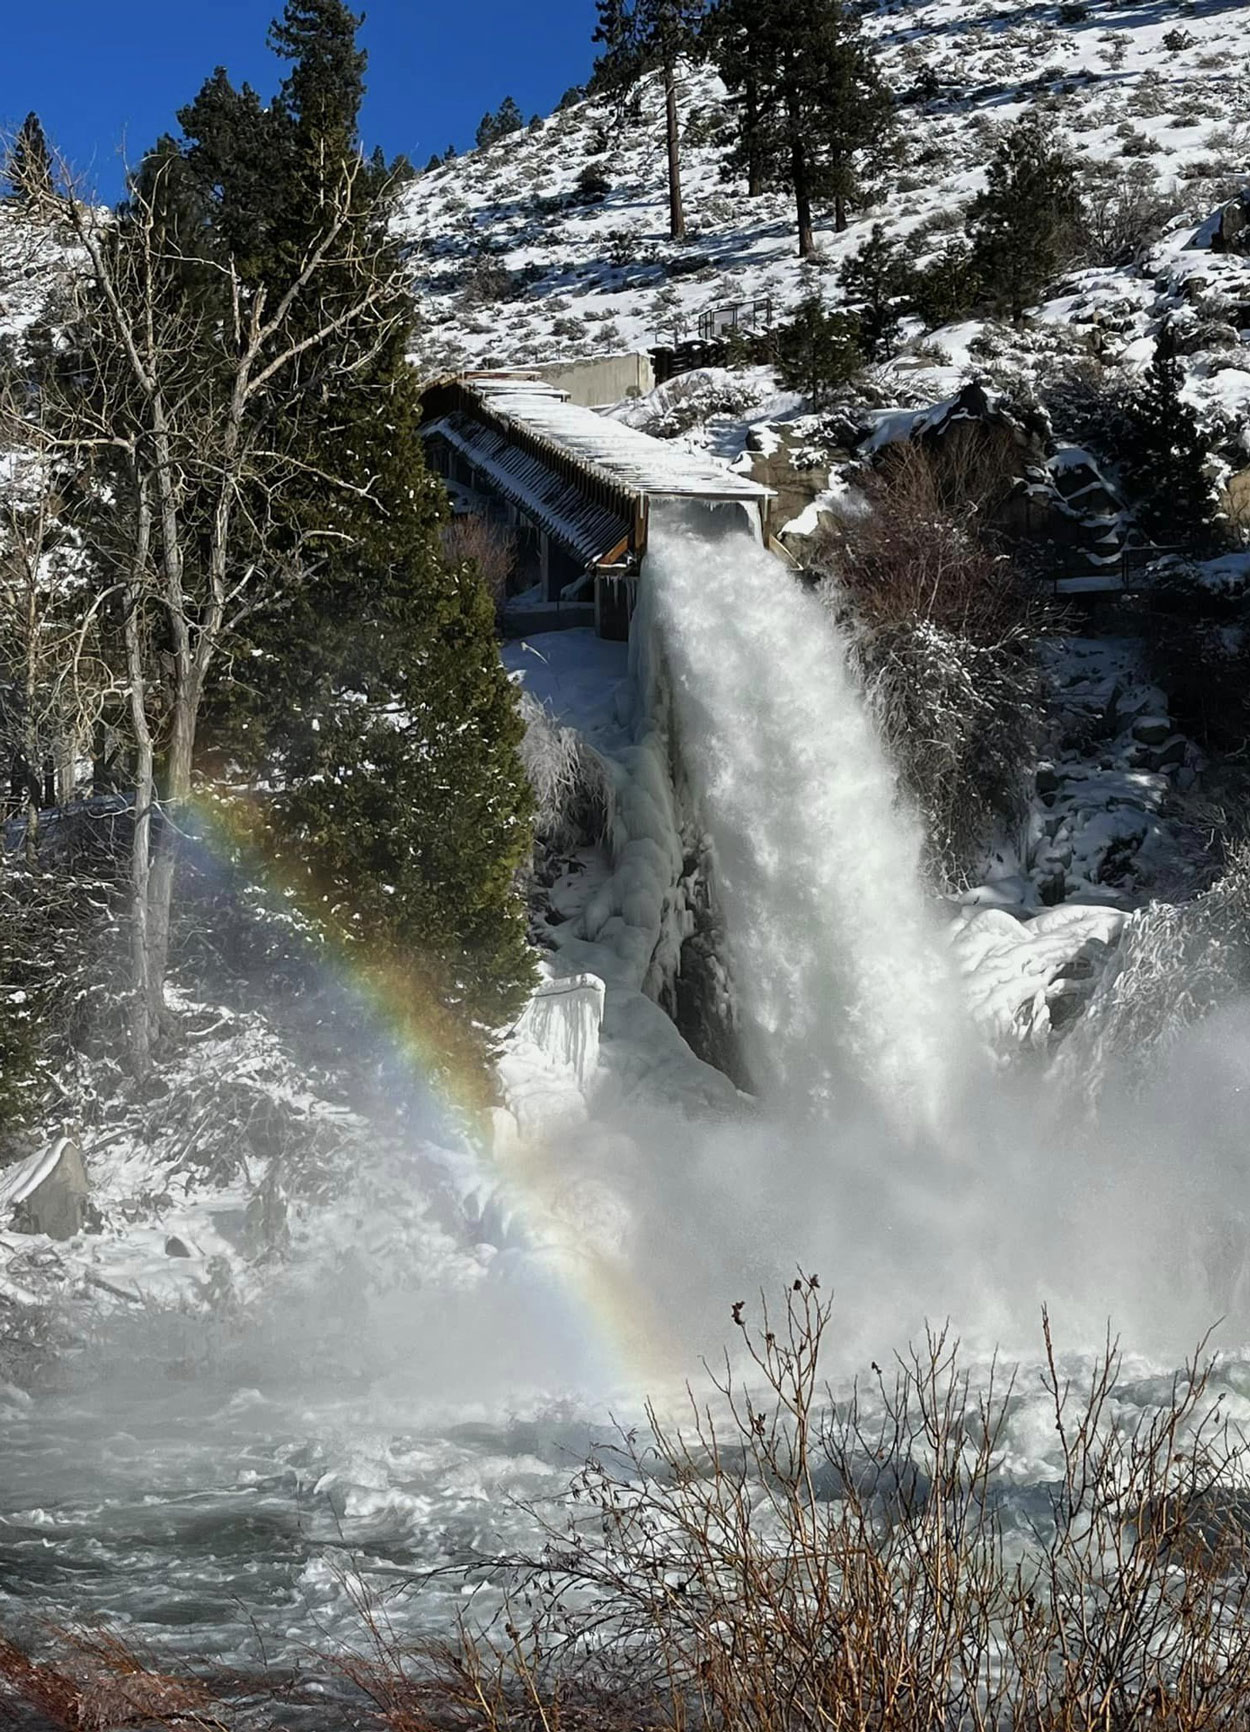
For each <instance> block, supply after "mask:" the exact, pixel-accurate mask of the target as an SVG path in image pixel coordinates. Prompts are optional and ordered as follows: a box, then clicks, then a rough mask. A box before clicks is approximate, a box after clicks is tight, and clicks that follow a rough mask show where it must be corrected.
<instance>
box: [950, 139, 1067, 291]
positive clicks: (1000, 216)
mask: <svg viewBox="0 0 1250 1732" xmlns="http://www.w3.org/2000/svg"><path fill="white" fill-rule="evenodd" d="M1080 212H1081V201H1080V194H1079V190H1078V187H1077V179H1076V169H1075V166H1074V164H1073V162H1072V159H1071V157H1070V155H1069V154H1068V151H1067V149H1066V147H1065V146H1064V144H1063V143H1062V142H1061V141H1060V140H1059V139H1058V138H1057V136H1056V134H1055V132H1054V131H1053V129H1052V128H1051V126H1050V125H1049V123H1048V122H1047V121H1046V119H1045V118H1044V116H1041V115H1038V114H1035V113H1029V114H1025V115H1022V116H1021V118H1020V119H1019V120H1017V121H1015V122H1014V124H1013V125H1012V126H1010V127H1009V128H1008V129H1007V131H1006V132H1005V134H1004V135H1003V137H1002V139H1001V140H1000V142H999V145H998V148H997V150H996V151H995V152H994V156H993V159H992V160H991V162H990V165H989V169H988V171H987V176H986V186H985V190H984V191H983V192H981V193H979V194H978V195H977V197H976V198H975V199H974V200H973V201H972V205H971V207H970V209H969V213H968V234H969V239H970V240H971V243H972V261H971V263H972V270H973V274H974V276H975V277H976V279H977V281H978V282H979V283H980V285H981V287H982V289H983V290H984V291H985V292H986V294H988V296H989V298H990V300H991V302H992V304H994V305H995V306H997V307H999V308H1001V309H1002V310H1003V311H1004V312H1007V313H1009V314H1010V316H1011V319H1012V322H1013V323H1014V324H1016V325H1020V324H1022V323H1023V322H1024V314H1025V311H1026V309H1027V308H1028V307H1030V306H1032V305H1033V303H1034V302H1035V301H1036V300H1037V299H1038V297H1039V296H1040V295H1041V294H1042V292H1043V291H1044V289H1045V288H1046V285H1047V284H1048V283H1049V282H1050V281H1051V280H1052V279H1053V278H1054V277H1055V275H1056V273H1057V272H1058V271H1060V270H1061V269H1062V267H1063V265H1064V264H1065V263H1066V262H1067V260H1068V259H1069V258H1070V257H1071V256H1072V251H1073V247H1074V243H1075V238H1076V234H1077V223H1078V220H1079V217H1080Z"/></svg>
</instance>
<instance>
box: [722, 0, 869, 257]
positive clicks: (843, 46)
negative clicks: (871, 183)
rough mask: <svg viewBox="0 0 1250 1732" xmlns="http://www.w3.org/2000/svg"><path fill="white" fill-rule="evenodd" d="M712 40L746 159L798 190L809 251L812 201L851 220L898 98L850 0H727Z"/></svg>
mask: <svg viewBox="0 0 1250 1732" xmlns="http://www.w3.org/2000/svg"><path fill="white" fill-rule="evenodd" d="M711 40H712V44H713V52H714V54H715V56H716V59H717V64H718V67H719V70H720V74H721V76H722V78H723V79H724V80H725V83H726V85H727V86H728V87H729V90H730V92H731V93H732V94H733V95H734V96H735V97H736V99H737V101H738V104H739V111H740V115H741V116H742V119H741V126H742V138H741V142H740V147H739V150H738V152H737V153H736V156H737V162H738V165H739V166H740V167H745V168H747V169H748V172H750V170H751V164H752V162H753V161H754V163H755V165H756V172H758V173H762V174H763V175H764V176H765V177H766V178H767V179H768V180H769V181H770V182H771V183H772V184H774V185H785V186H788V187H789V189H790V191H791V192H792V193H793V195H794V201H795V211H796V218H797V226H798V236H799V253H800V256H801V257H803V258H807V257H810V255H811V254H812V253H813V252H814V251H815V247H816V241H815V230H814V215H813V208H814V204H815V201H816V200H817V199H829V200H832V202H833V207H834V226H835V228H837V229H838V230H839V231H840V230H842V229H845V227H846V224H847V213H848V211H849V210H850V208H851V207H852V206H853V205H854V204H855V202H856V201H857V199H858V198H859V197H860V191H861V188H860V180H861V176H862V174H863V172H864V170H865V169H866V168H870V167H871V166H872V165H873V164H874V162H875V161H876V160H877V159H878V158H879V156H880V153H881V150H882V148H883V146H884V144H885V142H886V140H887V138H888V135H889V132H890V130H891V124H892V115H893V102H892V99H891V97H890V94H889V92H888V90H887V89H886V88H885V86H884V84H883V83H882V81H881V77H880V75H879V73H878V71H877V68H876V63H875V61H874V59H873V57H872V54H871V52H870V50H869V47H868V44H867V42H866V40H865V38H864V35H863V29H862V25H861V22H860V18H859V15H858V13H857V12H856V11H855V10H854V9H853V8H852V7H851V5H850V4H849V3H848V0H720V4H719V5H718V7H717V10H716V14H715V17H714V23H713V28H712V35H711Z"/></svg>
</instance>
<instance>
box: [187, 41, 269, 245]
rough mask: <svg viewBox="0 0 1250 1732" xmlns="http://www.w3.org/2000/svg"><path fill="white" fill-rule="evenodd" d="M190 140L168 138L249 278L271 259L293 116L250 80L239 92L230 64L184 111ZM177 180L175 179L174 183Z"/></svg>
mask: <svg viewBox="0 0 1250 1732" xmlns="http://www.w3.org/2000/svg"><path fill="white" fill-rule="evenodd" d="M178 124H179V126H180V127H181V128H182V133H183V139H184V143H183V144H182V145H181V146H177V145H174V143H173V141H172V140H170V141H169V143H170V145H171V146H172V147H173V149H174V150H175V151H178V152H179V153H180V154H181V155H182V156H183V158H184V159H185V165H184V166H185V173H180V174H179V176H178V178H179V180H180V181H181V182H182V183H183V185H184V187H185V188H186V189H187V192H188V195H189V192H190V188H191V187H192V186H193V187H194V188H195V189H196V194H195V196H198V198H199V199H200V200H201V202H202V203H203V205H204V208H205V211H206V212H207V208H208V205H209V204H210V203H211V205H212V207H213V226H214V232H215V234H216V237H217V239H218V242H219V245H220V248H221V250H222V251H223V252H225V253H228V254H229V255H230V256H232V257H233V258H235V259H236V260H237V261H238V263H239V264H240V266H241V268H242V269H243V270H244V271H245V272H246V273H247V274H248V275H249V276H255V275H257V274H259V273H261V272H262V271H263V270H264V269H265V267H266V265H267V264H270V263H272V257H271V251H272V248H273V247H274V246H275V245H276V244H277V241H276V234H275V216H276V213H278V212H280V211H281V209H282V208H283V206H284V205H285V202H286V198H285V192H284V190H283V189H284V188H285V187H286V186H287V184H288V182H289V180H290V176H291V165H292V155H293V150H294V139H293V137H292V127H291V123H290V117H289V115H288V114H287V113H286V111H285V110H284V109H283V108H282V107H280V106H279V105H278V104H276V103H275V104H272V105H270V106H269V107H266V106H265V104H264V103H263V102H262V101H261V99H260V97H259V96H258V95H257V94H256V92H255V91H254V90H253V89H252V87H251V86H250V85H248V84H245V85H243V87H242V89H241V90H236V89H235V88H234V86H233V85H232V84H231V82H230V79H229V77H228V75H227V73H226V69H225V67H224V66H219V67H218V68H217V69H216V71H215V72H214V73H213V75H212V77H211V78H208V79H206V80H205V81H204V83H203V85H202V86H201V87H200V91H199V94H198V95H197V96H196V98H195V100H194V101H193V102H189V103H187V104H186V106H185V107H183V108H180V109H179V110H178ZM171 184H172V182H171Z"/></svg>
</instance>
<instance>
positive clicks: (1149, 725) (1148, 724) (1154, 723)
mask: <svg viewBox="0 0 1250 1732" xmlns="http://www.w3.org/2000/svg"><path fill="white" fill-rule="evenodd" d="M1171 737H1172V724H1171V722H1170V721H1169V720H1168V719H1167V717H1166V716H1139V717H1138V718H1137V720H1136V721H1135V722H1134V723H1133V738H1134V739H1135V740H1140V741H1141V743H1142V745H1143V746H1161V745H1163V744H1164V742H1165V741H1167V740H1170V739H1171Z"/></svg>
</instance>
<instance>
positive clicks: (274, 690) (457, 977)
mask: <svg viewBox="0 0 1250 1732" xmlns="http://www.w3.org/2000/svg"><path fill="white" fill-rule="evenodd" d="M357 22H358V21H357V19H356V17H355V15H354V14H353V13H352V12H350V11H349V10H348V8H347V7H345V6H343V5H342V4H340V3H339V0H288V4H287V7H286V11H285V12H284V14H283V16H282V18H281V19H280V20H279V21H278V22H277V23H276V24H275V25H274V28H273V32H272V37H271V40H272V42H273V44H274V46H275V47H276V48H277V50H278V51H279V52H280V53H281V54H283V55H284V56H285V57H287V58H288V59H290V61H291V71H290V73H289V75H288V77H287V78H286V80H285V81H284V83H283V86H282V91H281V94H280V96H279V98H278V100H277V102H276V103H274V104H273V105H271V108H270V109H269V110H266V111H264V112H263V114H262V116H261V117H260V119H259V122H258V117H257V115H256V113H255V111H254V110H253V106H252V104H251V103H250V101H249V100H248V99H247V97H246V95H245V93H239V96H238V97H237V98H236V100H235V102H234V104H233V107H232V106H231V104H230V102H229V101H228V100H226V99H224V97H223V93H222V92H221V91H217V90H214V91H212V92H211V96H212V100H211V102H207V101H206V99H205V93H204V92H202V93H201V99H200V105H199V109H198V112H190V111H184V125H186V124H187V123H188V121H190V122H192V123H193V124H195V125H197V126H199V127H200V129H201V130H200V131H199V133H198V134H197V135H195V136H192V137H189V139H188V149H187V159H188V161H189V162H197V163H198V162H204V163H207V162H208V161H209V160H210V156H209V154H208V146H209V143H210V138H209V137H207V136H206V131H207V130H208V123H209V121H210V120H211V133H212V137H213V138H215V139H217V140H224V139H225V138H227V137H229V136H233V137H234V138H235V139H236V140H237V142H238V143H239V147H240V151H241V153H242V154H243V155H245V156H246V157H247V159H248V160H247V161H246V162H242V161H237V162H235V163H234V164H233V166H232V170H231V174H230V177H229V180H228V182H221V181H220V180H219V182H218V189H217V205H218V208H219V212H220V215H219V217H218V220H219V221H220V222H221V224H222V225H223V228H224V229H225V230H228V231H229V232H231V233H234V232H241V233H247V234H256V235H258V236H260V237H261V238H262V240H263V245H262V246H261V247H260V250H259V253H258V255H257V256H258V259H259V264H258V270H257V282H256V285H255V286H256V287H257V288H260V287H264V289H265V290H266V292H267V293H268V294H269V296H270V297H271V298H272V297H274V296H277V295H280V294H281V293H282V292H283V289H284V287H285V285H286V282H287V281H288V280H289V279H290V275H291V273H292V271H293V270H294V269H295V268H296V264H297V261H298V260H299V259H300V258H301V257H302V256H303V253H304V251H305V249H306V248H307V246H308V245H309V243H310V242H311V240H312V239H313V238H314V237H315V236H316V235H317V234H318V232H319V230H320V227H321V222H322V208H323V204H324V201H325V198H326V192H327V188H328V187H329V188H335V187H338V188H342V187H345V186H349V185H350V186H351V187H352V188H353V191H352V197H353V200H354V201H355V208H356V217H355V226H354V229H353V234H352V240H353V244H354V245H356V246H357V247H359V244H360V243H361V241H364V242H365V243H366V244H365V247H364V251H365V253H366V254H367V255H368V256H370V257H372V258H373V259H374V260H375V263H376V275H377V280H378V282H379V283H382V282H385V281H386V280H387V279H388V275H389V273H390V271H391V269H392V267H393V266H394V265H395V263H396V245H397V243H396V242H395V240H394V239H393V237H392V235H391V232H390V216H391V202H392V197H393V192H394V184H393V181H392V179H391V177H390V176H389V174H387V173H385V172H384V167H383V165H381V164H379V163H378V162H377V161H376V159H375V160H374V161H373V162H372V163H371V164H368V165H362V164H361V162H360V158H359V142H358V115H359V106H360V101H361V97H362V94H363V88H364V85H363V74H364V66H365V61H364V56H363V53H362V52H361V51H360V50H359V49H358V47H357V45H356V36H355V33H356V28H357ZM275 144H276V146H277V152H276V157H274V158H273V159H271V160H274V161H276V164H277V171H276V172H274V173H273V175H272V178H271V182H270V192H269V195H268V198H267V199H265V198H262V199H261V200H260V202H259V204H257V203H256V202H255V200H254V193H255V191H256V189H257V187H258V186H259V185H262V184H263V180H262V178H261V177H263V172H264V166H265V161H266V160H267V158H266V155H265V153H266V152H268V151H269V150H270V149H271V147H272V146H273V145H275ZM197 151H198V152H200V153H202V154H200V155H197ZM235 200H238V201H239V202H238V204H237V206H236V204H235ZM344 269H345V270H346V266H345V267H344ZM359 287H360V284H359V282H358V281H356V280H353V281H352V282H351V283H348V282H346V281H345V282H344V294H345V295H346V294H347V293H348V292H349V290H351V291H356V292H358V290H359ZM412 325H413V307H412V303H411V299H410V297H409V296H408V295H407V294H404V295H402V296H400V295H388V296H387V297H386V298H384V299H382V300H381V301H379V302H378V303H377V304H376V305H375V306H374V307H373V309H372V313H371V318H370V324H369V328H368V329H363V328H347V329H344V330H343V331H342V332H341V333H339V334H338V336H337V337H336V338H335V339H334V340H335V341H336V342H338V343H341V344H342V345H343V346H344V348H345V349H346V350H348V351H349V352H350V353H351V354H352V355H353V356H354V358H355V362H356V364H355V365H354V369H353V372H352V379H353V388H352V390H351V391H350V392H349V393H346V394H344V393H342V392H339V393H337V394H335V395H333V396H331V395H329V394H327V393H326V392H325V391H324V390H323V386H322V377H323V368H322V367H320V366H319V365H316V364H312V363H310V364H309V365H308V366H306V367H305V366H302V365H299V364H297V365H296V366H295V368H294V369H293V370H292V375H291V384H290V391H291V397H292V404H293V407H294V405H295V403H296V402H298V406H299V410H300V413H299V415H298V417H295V416H292V420H291V427H292V428H295V427H298V432H297V433H293V432H291V431H289V430H288V428H287V426H286V425H285V424H283V423H281V422H280V423H279V424H278V425H276V426H275V428H274V445H275V451H276V452H279V453H280V454H281V459H282V461H283V463H284V464H286V465H288V466H294V467H295V468H296V470H297V472H298V473H299V474H300V475H302V477H303V480H302V482H301V483H300V484H299V485H298V486H296V487H294V488H291V487H287V488H286V489H284V501H283V505H282V513H283V517H282V524H283V526H284V530H285V536H286V542H287V545H288V547H289V550H290V572H289V581H288V582H287V584H286V585H285V587H284V588H283V589H281V590H280V591H279V592H277V593H275V594H274V595H273V596H272V597H271V600H270V604H269V605H268V606H267V607H266V608H265V609H263V610H262V611H259V612H258V613H257V614H256V616H255V617H254V619H253V620H252V622H251V624H250V628H249V636H250V642H251V654H250V655H247V656H240V657H237V658H236V662H235V669H234V679H233V681H232V683H231V685H230V687H229V688H228V689H223V691H222V692H221V694H220V698H221V705H220V709H219V727H220V728H221V730H222V732H221V741H222V746H223V749H227V748H228V751H229V754H230V756H231V757H232V759H233V760H234V761H235V762H236V763H237V764H240V765H242V766H243V767H244V768H245V769H247V770H248V771H249V772H250V774H251V775H253V776H257V775H262V774H263V775H265V776H267V777H268V778H270V779H271V780H272V781H274V782H276V783H277V784H278V786H279V787H280V790H281V791H280V792H279V793H277V794H275V795H274V796H272V797H271V798H270V799H269V801H268V802H267V804H266V806H265V813H264V821H265V826H266V828H267V831H268V847H269V850H270V852H271V853H272V854H274V855H275V856H277V857H278V858H279V859H281V860H282V862H283V863H284V865H285V868H286V870H287V872H288V873H289V875H290V876H291V877H292V878H294V879H296V880H297V881H300V882H302V883H304V884H305V886H306V887H307V888H308V889H309V891H310V893H311V894H314V895H315V898H316V900H317V904H318V906H319V909H320V911H321V914H322V917H323V920H324V923H325V924H326V926H327V927H328V929H329V930H330V931H331V932H332V933H333V934H334V935H335V936H336V937H337V938H338V939H339V941H340V942H342V943H345V944H348V945H349V946H356V945H360V946H363V947H366V948H367V949H368V951H369V953H370V954H371V955H373V956H374V957H377V956H378V955H379V954H381V955H382V956H384V957H390V958H392V959H393V960H394V961H395V962H396V963H397V964H398V963H401V962H402V965H403V967H404V969H406V970H407V971H408V972H409V973H410V974H411V975H413V976H414V977H415V978H417V979H419V981H420V983H421V985H422V987H423V989H424V991H425V993H426V994H427V995H430V994H432V995H433V996H434V997H436V998H438V999H439V1000H440V1001H441V1002H442V1003H443V1004H444V1005H446V1006H450V1007H451V1008H452V1009H453V1010H454V1011H455V1012H456V1013H457V1014H458V1015H459V1016H460V1018H461V1020H462V1023H463V1024H473V1025H478V1026H481V1025H495V1024H498V1023H499V1022H500V1021H502V1020H504V1019H506V1017H507V1016H509V1015H510V1014H511V1013H512V1012H513V1011H515V1009H516V1008H517V1006H518V1003H519V1001H520V999H521V998H522V997H523V995H524V991H525V988H526V986H527V984H528V981H529V979H530V977H531V974H532V963H531V960H530V955H529V951H528V948H527V945H526V942H525V930H524V919H523V913H522V910H521V908H520V906H519V903H518V900H517V897H516V895H515V892H514V885H513V877H514V873H515V871H516V869H517V867H518V866H519V864H520V863H521V861H522V859H523V858H524V856H525V854H526V851H527V848H528V842H529V835H528V812H529V800H530V796H529V792H528V789H527V787H526V784H525V779H524V774H523V772H522V769H521V766H520V761H519V757H518V750H517V748H518V744H519V738H520V732H521V725H520V722H519V718H518V714H517V709H516V705H515V701H514V695H513V692H512V689H511V686H510V684H509V682H508V680H507V677H506V675H505V673H504V670H503V668H502V665H501V663H500V659H499V654H498V649H497V646H496V643H495V638H494V629H493V628H494V613H493V605H492V603H491V600H490V598H489V597H488V595H487V594H486V591H485V589H484V586H483V584H482V582H481V579H480V576H479V574H478V573H477V572H476V570H475V569H474V568H473V567H472V566H461V567H456V568H453V569H448V567H447V565H446V564H445V562H444V560H443V557H442V547H441V524H442V519H443V514H444V511H445V496H444V494H443V491H442V488H441V486H440V485H439V483H438V482H437V481H436V480H435V479H434V478H433V477H432V476H431V475H430V474H429V473H428V472H427V470H426V469H425V466H424V463H423V460H422V447H421V440H420V436H419V424H420V399H419V392H418V387H417V382H416V377H415V374H414V373H413V371H412V368H411V366H410V365H409V362H408V359H407V356H408V350H409V347H410V343H411V338H412ZM330 476H333V477H335V478H336V479H335V480H334V481H333V482H332V481H330V480H329V479H328V477H330ZM267 508H268V507H267V502H266V501H265V500H263V499H258V500H257V501H256V505H255V509H256V510H257V511H258V512H263V511H265V510H266V509H267Z"/></svg>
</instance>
